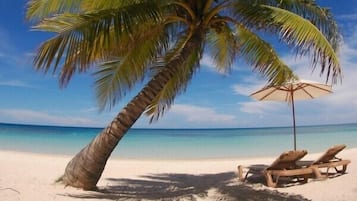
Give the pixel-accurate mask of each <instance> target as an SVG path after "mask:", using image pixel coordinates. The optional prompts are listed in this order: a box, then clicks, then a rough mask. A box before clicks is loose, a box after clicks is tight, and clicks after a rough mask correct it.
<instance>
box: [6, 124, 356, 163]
mask: <svg viewBox="0 0 357 201" xmlns="http://www.w3.org/2000/svg"><path fill="white" fill-rule="evenodd" d="M101 130H102V128H84V127H59V126H40V125H20V124H5V123H0V150H6V151H21V152H31V153H39V154H57V155H75V154H76V153H78V152H79V151H80V150H81V149H82V148H83V147H85V146H86V145H87V144H88V143H90V142H91V140H92V139H93V138H94V137H95V136H96V135H97V134H98V133H99V132H100V131H101ZM296 132H297V141H296V144H297V149H305V150H308V152H309V153H314V152H323V151H325V150H326V149H327V148H328V147H331V146H333V145H336V144H346V145H347V148H356V147H357V123H356V124H339V125H317V126H299V127H297V128H296ZM293 146H294V141H293V130H292V128H291V127H269V128H229V129H130V130H129V131H128V132H127V133H126V135H125V136H124V137H123V138H122V140H121V141H120V142H119V144H118V146H117V147H116V148H115V150H114V151H113V153H112V156H111V158H117V159H139V160H140V159H143V160H145V159H150V160H153V159H154V160H155V159H158V160H161V159H164V160H180V159H184V160H191V159H192V160H197V159H234V158H250V157H267V156H271V157H273V156H277V155H278V154H280V153H281V152H283V151H288V150H293Z"/></svg>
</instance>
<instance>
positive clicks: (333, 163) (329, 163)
mask: <svg viewBox="0 0 357 201" xmlns="http://www.w3.org/2000/svg"><path fill="white" fill-rule="evenodd" d="M345 148H346V145H344V144H341V145H336V146H333V147H330V148H329V149H328V150H327V151H326V152H325V153H324V154H323V155H322V156H320V157H319V158H318V159H317V160H315V161H298V162H297V165H300V166H305V167H308V166H312V165H314V166H317V167H318V168H320V169H321V168H326V172H324V174H326V175H327V176H329V170H330V169H331V168H332V169H334V170H335V171H336V172H335V174H332V175H336V174H344V173H345V172H346V169H347V165H348V164H349V163H350V162H351V161H350V160H342V159H341V158H337V157H336V155H337V154H338V153H339V152H340V151H342V150H343V149H345ZM340 166H341V168H340V169H338V168H337V167H340Z"/></svg>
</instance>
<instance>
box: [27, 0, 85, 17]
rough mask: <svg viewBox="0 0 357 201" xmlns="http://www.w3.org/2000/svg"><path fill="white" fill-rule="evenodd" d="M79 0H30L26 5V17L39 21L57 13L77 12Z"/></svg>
mask: <svg viewBox="0 0 357 201" xmlns="http://www.w3.org/2000/svg"><path fill="white" fill-rule="evenodd" d="M80 4H81V0H30V1H29V2H28V3H27V5H26V19H28V20H32V21H35V22H36V21H41V20H42V19H44V18H48V17H52V16H54V15H55V14H58V13H64V12H79V11H80Z"/></svg>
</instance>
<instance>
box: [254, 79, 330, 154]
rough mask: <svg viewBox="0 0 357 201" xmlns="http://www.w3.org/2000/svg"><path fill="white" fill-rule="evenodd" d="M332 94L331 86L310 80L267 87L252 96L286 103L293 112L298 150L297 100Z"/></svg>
mask: <svg viewBox="0 0 357 201" xmlns="http://www.w3.org/2000/svg"><path fill="white" fill-rule="evenodd" d="M330 93H332V87H331V85H326V84H322V83H318V82H314V81H309V80H293V81H289V82H286V83H284V84H282V85H269V86H266V87H264V88H262V89H260V90H258V91H256V92H254V93H252V94H251V95H250V96H251V97H253V98H254V99H256V100H259V101H285V102H288V103H290V104H291V108H292V111H293V129H294V150H296V126H295V106H294V101H295V100H307V99H313V98H317V97H320V96H323V95H326V94H330Z"/></svg>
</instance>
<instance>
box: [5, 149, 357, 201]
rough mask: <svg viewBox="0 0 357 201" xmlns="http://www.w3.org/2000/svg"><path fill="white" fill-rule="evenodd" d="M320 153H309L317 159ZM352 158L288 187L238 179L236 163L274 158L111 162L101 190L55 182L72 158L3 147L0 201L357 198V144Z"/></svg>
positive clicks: (349, 152) (343, 154)
mask: <svg viewBox="0 0 357 201" xmlns="http://www.w3.org/2000/svg"><path fill="white" fill-rule="evenodd" d="M320 154H321V153H314V154H308V155H307V156H306V157H305V158H304V159H314V158H316V157H318V156H319V155H320ZM338 156H339V157H341V158H345V159H350V160H351V163H350V165H349V166H348V169H347V174H344V175H342V176H338V177H335V178H330V179H327V180H324V181H315V180H309V182H308V183H307V184H302V185H294V186H290V187H284V188H276V189H273V188H268V187H266V186H265V185H264V184H263V183H262V182H264V180H261V181H260V180H259V181H249V182H245V183H242V182H239V181H238V178H237V171H236V167H237V165H238V164H241V165H249V164H257V163H265V164H269V163H271V162H272V161H273V160H274V159H275V158H273V157H269V158H254V159H251V158H249V159H239V158H236V159H222V160H144V161H139V160H118V159H115V160H113V159H112V160H109V161H108V164H107V166H106V169H105V171H104V173H103V176H102V178H101V180H100V181H99V183H98V187H99V189H100V192H91V191H82V190H78V189H74V188H71V187H66V188H65V187H64V186H63V185H61V184H56V183H55V180H56V179H57V178H58V177H60V176H61V174H62V173H63V171H64V168H65V166H66V164H67V162H68V161H69V160H70V159H71V157H70V156H59V155H42V154H32V153H24V152H10V151H0V161H1V163H0V198H1V200H2V201H17V200H21V201H49V200H56V201H65V200H66V201H71V200H81V201H83V200H91V201H96V200H97V201H99V200H100V201H111V200H324V201H329V200H331V201H332V200H334V201H336V200H338V201H342V200H345V201H356V200H357V179H356V178H357V164H356V161H357V148H353V149H346V150H344V151H342V152H341V153H340V154H339V155H338Z"/></svg>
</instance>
